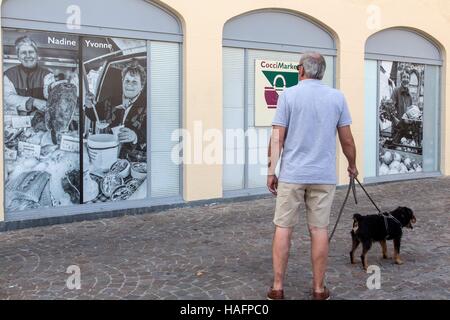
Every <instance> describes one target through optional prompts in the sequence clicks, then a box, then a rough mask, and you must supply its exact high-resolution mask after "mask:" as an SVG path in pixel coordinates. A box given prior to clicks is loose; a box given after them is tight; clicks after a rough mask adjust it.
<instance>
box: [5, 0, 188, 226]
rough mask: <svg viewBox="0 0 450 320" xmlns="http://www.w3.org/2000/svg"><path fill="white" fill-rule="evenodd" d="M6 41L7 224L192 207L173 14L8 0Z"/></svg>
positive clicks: (111, 1) (110, 3)
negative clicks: (185, 198) (187, 200)
mask: <svg viewBox="0 0 450 320" xmlns="http://www.w3.org/2000/svg"><path fill="white" fill-rule="evenodd" d="M30 8H32V10H31V9H30ZM2 33H3V42H2V45H3V63H4V65H3V70H4V71H5V74H4V77H3V86H4V97H3V110H4V114H5V121H4V131H5V133H6V134H7V136H8V138H7V139H6V141H5V168H6V172H7V175H6V179H5V190H6V197H5V209H6V219H7V220H15V219H19V218H20V219H24V218H27V217H29V218H33V217H43V216H60V215H65V214H77V213H89V212H95V211H105V210H106V211H108V210H117V209H125V208H138V207H149V206H151V205H152V204H153V203H155V199H164V200H158V201H159V202H162V203H164V202H174V201H182V199H181V183H180V181H181V179H180V177H181V168H180V166H179V165H178V164H176V163H174V162H173V161H172V160H171V150H172V148H173V147H174V146H175V145H176V144H177V142H176V141H172V140H171V135H172V132H173V131H174V130H177V129H179V128H180V126H181V116H180V114H181V85H180V84H181V66H180V61H181V59H180V57H181V44H182V42H183V32H182V28H181V23H180V21H179V20H178V18H177V17H176V16H175V15H174V14H172V13H171V12H169V11H168V10H166V9H165V8H163V7H161V6H159V5H157V4H155V3H153V2H151V1H144V0H127V1H126V6H124V1H122V0H95V1H89V0H78V1H70V0H59V1H54V0H41V1H39V3H38V5H37V2H36V1H34V0H7V1H3V3H2ZM24 79H25V80H26V81H24ZM30 179H32V180H33V181H36V183H34V184H32V186H31V184H27V181H29V180H30ZM25 185H28V186H29V188H30V189H29V190H26V193H24V192H22V191H20V190H22V189H23V187H24V186H25ZM21 188H22V189H21ZM77 204H78V205H77ZM80 204H81V205H80ZM61 207H64V210H63V211H62V210H61V209H60V208H61Z"/></svg>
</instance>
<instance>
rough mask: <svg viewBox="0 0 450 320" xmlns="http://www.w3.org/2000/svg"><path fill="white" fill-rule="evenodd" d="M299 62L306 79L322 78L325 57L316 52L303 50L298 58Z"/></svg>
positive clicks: (325, 66)
mask: <svg viewBox="0 0 450 320" xmlns="http://www.w3.org/2000/svg"><path fill="white" fill-rule="evenodd" d="M300 64H301V65H302V66H303V69H304V70H305V76H306V77H307V78H308V79H317V80H322V79H323V75H324V74H325V69H326V68H327V64H326V62H325V58H324V57H323V56H322V55H321V54H320V53H317V52H305V53H304V54H303V55H302V57H301V58H300Z"/></svg>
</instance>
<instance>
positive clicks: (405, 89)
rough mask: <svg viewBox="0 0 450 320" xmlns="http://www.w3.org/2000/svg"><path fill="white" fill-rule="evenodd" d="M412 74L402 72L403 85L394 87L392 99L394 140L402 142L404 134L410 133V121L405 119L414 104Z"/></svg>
mask: <svg viewBox="0 0 450 320" xmlns="http://www.w3.org/2000/svg"><path fill="white" fill-rule="evenodd" d="M409 82H410V75H409V73H408V72H406V71H403V72H402V74H401V86H399V87H397V88H395V89H394V91H393V92H392V95H391V101H392V103H393V106H394V109H393V113H392V114H391V116H392V119H393V128H394V131H393V134H394V141H395V142H397V143H398V142H400V139H401V138H402V136H406V135H408V131H409V129H408V128H409V121H408V120H405V117H404V115H405V113H406V112H407V111H408V109H409V107H410V106H411V105H412V101H413V100H412V96H411V93H410V91H409Z"/></svg>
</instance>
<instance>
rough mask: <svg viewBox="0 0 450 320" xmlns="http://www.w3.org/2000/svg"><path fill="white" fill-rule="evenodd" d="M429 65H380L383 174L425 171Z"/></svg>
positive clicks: (402, 63)
mask: <svg viewBox="0 0 450 320" xmlns="http://www.w3.org/2000/svg"><path fill="white" fill-rule="evenodd" d="M424 74H425V65H422V64H414V63H406V62H392V61H380V62H379V95H378V96H379V102H378V106H379V107H378V117H379V162H378V171H379V175H390V174H407V173H415V172H422V168H423V156H422V150H423V148H422V142H423V111H424V107H425V108H426V106H424V80H425V79H424Z"/></svg>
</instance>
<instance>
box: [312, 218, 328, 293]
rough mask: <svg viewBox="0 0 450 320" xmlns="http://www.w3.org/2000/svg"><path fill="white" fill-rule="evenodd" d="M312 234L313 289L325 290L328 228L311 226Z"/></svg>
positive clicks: (316, 290) (317, 290)
mask: <svg viewBox="0 0 450 320" xmlns="http://www.w3.org/2000/svg"><path fill="white" fill-rule="evenodd" d="M309 232H310V234H311V262H312V268H313V290H314V291H315V292H323V289H324V285H325V284H324V281H325V272H326V270H327V264H328V229H327V228H317V227H309Z"/></svg>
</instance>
